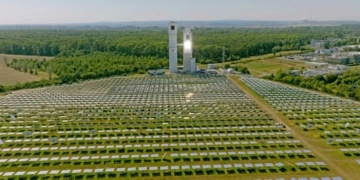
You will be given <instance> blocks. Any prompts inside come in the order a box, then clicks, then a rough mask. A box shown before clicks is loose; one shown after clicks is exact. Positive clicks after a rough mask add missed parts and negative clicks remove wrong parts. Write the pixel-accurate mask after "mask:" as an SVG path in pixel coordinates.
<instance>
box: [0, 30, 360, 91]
mask: <svg viewBox="0 0 360 180" xmlns="http://www.w3.org/2000/svg"><path fill="white" fill-rule="evenodd" d="M359 27H360V26H336V27H287V28H195V29H194V30H193V35H194V39H193V41H194V57H195V58H197V62H199V63H204V64H205V63H217V62H222V61H223V60H224V61H233V60H239V59H241V58H245V57H249V56H255V55H261V54H268V53H273V52H274V51H286V50H301V49H306V45H307V44H309V42H310V41H311V39H327V38H340V39H344V40H343V41H341V42H340V43H342V44H352V43H353V41H356V40H355V39H354V38H349V37H356V36H360V34H359V31H358V29H359ZM179 31H180V32H181V30H179ZM180 32H179V37H178V42H181V41H182V33H180ZM178 51H179V53H178V54H179V61H180V62H181V58H182V48H179V49H178ZM223 51H225V53H223ZM0 53H5V54H18V55H39V56H55V58H54V59H53V60H51V61H37V60H30V61H28V60H15V61H12V62H11V63H9V64H8V66H10V67H12V68H14V69H16V70H19V71H24V72H28V73H33V74H36V73H37V72H38V71H44V72H47V73H49V76H50V77H51V78H50V80H48V81H46V80H43V81H39V82H34V83H25V84H22V85H15V86H10V87H7V88H8V89H19V88H29V87H39V86H43V85H52V84H59V83H69V82H74V81H76V80H85V79H93V78H100V77H107V76H112V75H126V74H132V73H145V72H146V71H147V70H149V69H159V68H167V67H168V61H167V58H168V33H167V29H166V28H154V27H153V28H133V29H131V28H130V29H129V28H125V29H122V28H98V29H83V28H81V29H77V28H73V29H41V28H40V29H36V28H35V29H34V28H31V29H26V28H21V29H17V30H16V29H15V30H14V29H11V30H7V29H0ZM238 69H239V70H240V71H243V72H244V73H249V72H248V70H247V69H244V68H242V67H238ZM52 75H53V76H52Z"/></svg>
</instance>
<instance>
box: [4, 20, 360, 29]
mask: <svg viewBox="0 0 360 180" xmlns="http://www.w3.org/2000/svg"><path fill="white" fill-rule="evenodd" d="M168 22H169V21H131V22H96V23H72V24H37V25H0V29H29V28H30V29H31V28H46V29H59V28H62V29H67V28H74V27H77V28H79V27H80V28H81V27H83V28H84V27H85V28H95V29H96V28H106V27H107V28H134V27H166V26H167V25H168ZM177 23H178V24H179V25H180V26H190V27H212V28H216V27H219V28H222V27H288V26H337V25H346V24H360V21H310V20H301V21H251V20H217V21H177Z"/></svg>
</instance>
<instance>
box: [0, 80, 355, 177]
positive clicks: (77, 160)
mask: <svg viewBox="0 0 360 180" xmlns="http://www.w3.org/2000/svg"><path fill="white" fill-rule="evenodd" d="M0 121H2V122H3V123H2V125H1V127H0V128H1V133H0V139H1V142H2V145H1V149H0V162H1V170H0V177H3V178H6V177H7V178H35V179H53V178H71V179H84V178H117V179H118V178H135V179H158V178H166V179H194V178H196V179H256V178H260V179H265V178H267V179H268V178H269V177H270V178H274V179H276V178H286V179H290V178H310V177H311V178H322V177H329V178H332V179H342V178H341V176H343V175H342V173H341V171H339V170H338V169H336V168H334V166H333V164H331V162H330V161H328V160H326V159H324V158H323V157H322V156H319V155H318V153H317V150H316V149H314V150H313V147H312V146H309V145H308V143H307V142H303V141H302V140H300V139H299V138H297V135H296V133H293V132H292V130H291V129H288V128H284V127H283V126H282V125H278V123H280V122H281V121H282V120H279V119H276V117H274V116H273V115H272V114H271V113H269V112H268V111H267V110H266V109H264V108H262V106H259V104H258V103H257V102H256V101H254V100H253V99H251V98H250V97H249V96H248V95H247V94H246V93H245V92H244V91H243V88H242V89H239V87H238V86H236V84H235V83H233V82H232V81H230V80H229V79H227V78H226V77H224V76H208V75H165V76H159V77H156V76H155V77H149V76H133V77H111V78H106V79H99V80H92V81H85V82H83V83H75V84H72V85H62V86H52V87H46V88H39V89H33V90H22V91H16V92H13V93H12V94H10V95H7V96H4V97H1V98H0ZM344 158H345V157H344ZM349 159H351V158H349ZM345 160H346V159H345ZM328 162H330V164H329V163H328Z"/></svg>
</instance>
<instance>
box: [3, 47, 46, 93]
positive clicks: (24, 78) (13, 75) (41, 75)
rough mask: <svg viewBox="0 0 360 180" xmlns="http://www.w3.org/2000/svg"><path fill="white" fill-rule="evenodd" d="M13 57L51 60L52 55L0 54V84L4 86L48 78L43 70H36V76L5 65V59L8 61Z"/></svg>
mask: <svg viewBox="0 0 360 180" xmlns="http://www.w3.org/2000/svg"><path fill="white" fill-rule="evenodd" d="M14 59H38V60H43V59H45V60H51V59H52V57H42V56H24V55H8V54H0V84H1V85H5V86H8V85H15V84H17V83H25V82H31V81H39V80H41V79H46V78H48V75H47V73H45V72H38V75H37V76H36V75H32V74H30V73H24V72H19V71H16V70H14V69H12V68H10V67H7V66H6V63H5V61H7V63H10V62H11V61H13V60H14Z"/></svg>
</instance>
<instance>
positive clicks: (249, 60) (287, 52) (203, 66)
mask: <svg viewBox="0 0 360 180" xmlns="http://www.w3.org/2000/svg"><path fill="white" fill-rule="evenodd" d="M299 53H300V51H284V52H280V53H277V54H276V56H280V55H281V56H287V55H291V54H299ZM273 58H275V56H274V54H272V53H271V54H264V55H260V56H251V57H247V58H242V59H240V60H236V61H231V62H224V63H216V65H217V67H224V65H225V64H243V63H248V62H251V61H258V60H265V59H273ZM198 67H199V68H207V65H206V64H198Z"/></svg>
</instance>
